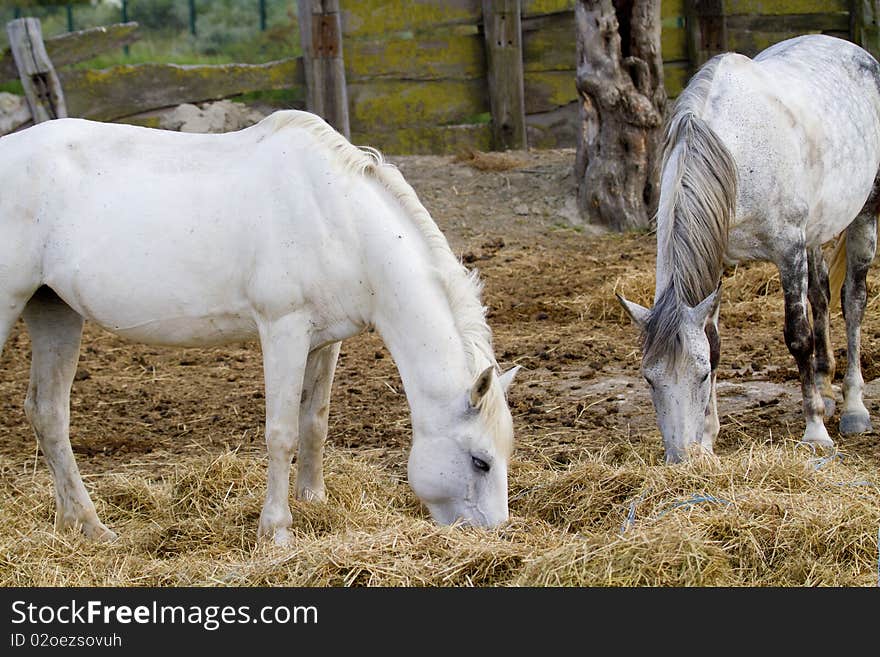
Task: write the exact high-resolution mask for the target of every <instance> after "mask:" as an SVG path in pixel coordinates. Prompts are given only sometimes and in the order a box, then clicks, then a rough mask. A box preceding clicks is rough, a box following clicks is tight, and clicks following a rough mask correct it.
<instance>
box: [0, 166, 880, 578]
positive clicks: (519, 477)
mask: <svg viewBox="0 0 880 657" xmlns="http://www.w3.org/2000/svg"><path fill="white" fill-rule="evenodd" d="M391 159H392V160H393V161H394V162H395V163H397V164H398V165H399V166H400V168H401V170H402V172H403V174H404V176H405V177H406V178H407V179H408V180H409V181H410V183H411V184H412V185H413V187H414V188H415V189H416V191H417V192H418V194H419V196H420V198H421V199H422V201H423V202H424V203H425V205H426V207H427V208H428V209H429V210H430V211H431V212H432V215H433V217H434V219H435V220H436V221H437V223H438V225H439V226H440V228H441V229H442V230H443V231H444V232H445V233H446V235H447V237H448V238H449V241H450V243H451V245H452V247H453V250H454V251H455V253H456V254H457V255H460V256H461V257H462V259H463V261H464V262H465V263H466V264H467V265H468V266H469V267H476V268H477V269H479V271H480V272H481V275H482V278H483V280H484V282H485V293H484V301H485V303H486V305H487V307H488V312H489V323H490V325H491V326H492V329H493V332H494V337H495V350H496V355H497V356H498V359H499V361H500V364H501V365H502V367H503V368H505V369H506V368H508V367H510V366H511V365H514V364H519V365H522V366H523V370H522V371H521V372H520V374H519V375H518V377H517V380H516V382H515V384H514V385H513V387H512V389H511V391H510V405H511V409H512V411H513V414H514V422H515V430H516V448H515V451H514V455H513V459H512V464H511V475H510V485H509V492H510V507H511V514H512V520H511V522H510V523H509V525H508V526H506V527H504V528H502V529H500V530H498V531H484V530H473V529H461V528H453V529H449V528H439V527H436V526H434V525H433V524H432V523H431V522H430V521H429V520H428V518H427V515H426V513H425V512H424V511H423V510H422V509H421V508H420V507H419V504H418V501H417V499H416V498H415V496H414V495H413V493H412V492H411V490H410V489H409V487H408V486H407V484H406V459H407V454H408V447H409V436H410V426H409V411H408V407H407V404H406V398H405V395H404V393H403V389H402V386H401V383H400V379H399V377H398V375H397V371H396V369H395V367H394V363H393V361H392V359H391V357H390V355H389V354H388V352H387V350H386V349H385V348H384V346H383V344H382V342H381V340H380V339H379V337H378V336H377V335H376V334H373V333H369V334H365V335H363V336H360V337H358V338H354V339H352V340H349V341H348V342H347V343H346V344H345V345H344V346H343V350H342V355H341V358H340V364H339V368H338V370H337V375H336V381H335V384H334V390H333V400H332V404H331V414H330V437H329V441H328V443H329V446H328V450H327V459H326V466H325V470H326V478H327V487H328V498H329V499H328V502H327V503H326V504H321V505H310V504H305V503H300V502H293V504H292V506H293V512H294V525H293V534H294V536H295V539H296V540H295V546H294V547H293V548H291V549H289V550H285V549H280V548H275V547H270V546H266V545H261V544H258V543H257V541H256V527H257V519H258V516H259V511H260V506H261V504H262V499H263V495H264V491H265V479H266V473H265V469H266V459H265V447H264V444H263V438H264V434H263V420H264V398H263V378H262V366H261V360H260V358H261V356H260V350H259V346H258V345H256V344H248V345H232V346H229V347H225V348H217V349H200V350H196V349H185V350H184V349H161V348H153V347H145V346H142V345H133V344H128V343H125V342H123V341H121V340H118V339H117V338H115V337H112V336H110V335H108V334H105V333H103V332H100V331H98V330H96V329H95V328H94V327H91V326H87V329H86V333H85V336H84V340H83V348H82V353H81V357H80V363H79V370H78V373H77V377H76V381H75V382H74V388H73V394H72V406H71V436H72V444H73V448H74V452H75V453H76V456H77V459H78V462H79V465H80V469H81V470H82V472H83V474H84V477H85V481H86V485H87V486H88V487H89V490H90V492H91V494H92V498H93V500H94V501H95V503H96V505H97V507H98V511H99V514H100V515H101V517H102V519H103V520H104V522H105V523H106V524H108V526H110V527H111V528H112V529H114V530H115V531H116V532H117V533H119V535H120V540H119V541H118V542H117V543H115V544H113V545H109V546H108V545H93V544H89V543H88V542H86V541H85V540H83V539H81V538H79V537H78V536H75V535H71V534H63V535H55V534H54V533H53V532H52V517H53V513H54V500H53V494H52V486H51V481H50V478H49V474H48V471H47V468H46V465H45V463H44V461H42V460H41V459H40V458H39V457H38V454H37V453H36V451H35V450H36V448H35V440H34V438H33V435H32V432H31V429H30V428H29V426H28V425H27V422H26V420H25V417H24V411H23V407H22V402H23V400H24V396H25V390H26V387H27V378H28V377H27V371H28V357H29V349H30V343H29V339H28V336H27V334H26V332H25V331H24V329H23V325H21V324H19V325H18V326H17V328H16V331H15V332H14V334H13V335H12V337H11V338H10V340H9V342H8V343H7V345H6V348H5V349H4V351H3V354H2V356H0V469H2V470H0V471H2V477H0V482H2V483H0V488H2V490H0V495H2V497H3V504H2V511H0V555H2V562H0V583H2V584H4V585H13V584H15V585H39V584H44V585H76V584H80V585H95V584H108V585H149V584H157V585H189V584H198V585H212V584H226V585H230V584H231V585H261V584H281V585H437V586H442V585H477V586H490V585H546V584H549V585H733V586H737V585H746V586H750V585H782V586H795V585H813V584H823V585H843V586H862V585H874V584H876V578H877V573H876V566H877V558H878V555H877V530H878V517H880V491H878V487H877V484H880V437H878V435H877V433H875V432H871V433H868V434H865V435H862V436H858V437H850V438H841V437H839V436H838V434H837V431H836V429H837V421H838V419H839V418H838V417H835V418H833V419H832V420H830V421H829V423H828V427H829V431H830V432H831V434H832V436H833V437H834V438H835V440H836V441H837V445H838V449H839V453H838V456H837V457H834V458H821V455H814V454H812V453H811V451H810V449H809V448H808V447H805V446H802V445H798V444H797V441H798V440H799V438H800V436H801V433H802V431H803V425H802V422H803V420H802V414H801V405H800V404H801V402H800V396H799V395H800V393H799V385H798V380H797V370H796V367H795V364H794V361H793V359H792V358H791V356H790V355H789V354H788V351H787V349H786V347H785V343H784V340H783V335H782V321H783V304H782V296H781V292H780V286H779V280H778V275H777V274H776V271H775V269H774V268H773V267H771V266H769V265H748V266H742V267H739V268H736V269H734V270H732V271H729V272H728V273H727V275H726V276H725V279H724V287H723V302H722V308H721V340H722V348H721V365H720V370H719V388H718V389H719V411H720V415H721V423H722V428H721V434H720V436H719V441H718V445H717V450H716V452H717V459H706V460H701V461H698V462H693V463H688V464H683V465H676V466H667V465H664V464H663V450H662V445H661V443H660V437H659V432H658V431H657V429H656V425H655V423H654V413H653V408H652V407H651V402H650V397H649V395H648V391H647V386H646V385H645V383H644V382H643V381H642V380H641V378H640V377H639V373H638V365H639V361H638V359H639V351H638V344H637V335H636V331H635V329H634V328H633V327H632V326H630V325H629V323H628V322H627V321H626V320H625V317H624V314H623V311H622V310H621V309H620V307H619V306H618V305H617V302H616V300H615V298H614V293H615V292H621V293H624V294H625V295H626V296H627V297H628V298H629V299H631V300H633V301H637V302H639V303H641V304H644V305H650V303H651V300H652V297H653V280H654V273H653V266H654V238H653V235H651V234H649V233H637V234H629V235H625V236H620V235H606V234H600V233H599V232H598V231H595V230H592V229H590V228H589V227H583V226H579V225H578V224H577V212H576V205H575V200H574V199H575V192H574V190H575V180H574V178H573V172H572V170H573V162H574V152H573V151H572V150H558V151H531V152H528V153H513V154H510V155H509V157H508V158H507V160H503V159H502V160H495V161H492V162H486V161H485V160H483V159H480V158H479V157H474V156H473V154H471V156H470V157H463V158H458V159H456V158H451V157H434V156H408V157H395V158H391ZM480 167H482V168H480ZM878 291H880V285H878V279H877V276H876V272H873V271H872V274H871V275H870V276H869V303H868V309H867V312H866V317H865V322H864V325H863V359H864V362H863V371H864V374H865V379H866V381H868V382H869V385H868V386H867V391H866V400H865V401H866V405H867V406H868V408H869V410H870V411H871V413H872V415H873V417H874V420H875V426H877V427H880V424H878V423H880V358H878V356H880V354H878V346H880V295H878ZM832 339H833V344H834V346H835V355H836V357H837V370H838V372H843V371H844V369H845V361H846V352H845V342H844V335H843V321H842V318H841V316H840V312H839V310H838V311H837V312H836V313H835V314H834V315H833V316H832ZM839 382H840V374H838V375H837V376H836V378H835V383H836V384H839Z"/></svg>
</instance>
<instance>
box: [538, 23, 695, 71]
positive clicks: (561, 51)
mask: <svg viewBox="0 0 880 657" xmlns="http://www.w3.org/2000/svg"><path fill="white" fill-rule="evenodd" d="M684 25H685V21H684V17H682V16H675V17H671V18H669V19H666V20H664V21H663V29H662V30H661V32H660V45H661V51H662V53H663V59H664V60H666V61H675V60H679V59H687V57H688V45H687V32H686V30H685V28H684ZM522 26H523V66H524V68H525V70H527V71H559V70H568V69H571V68H572V67H573V66H574V62H575V50H576V43H575V27H574V13H561V14H552V15H549V16H536V17H532V18H524V19H523V21H522Z"/></svg>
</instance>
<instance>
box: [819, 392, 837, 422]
mask: <svg viewBox="0 0 880 657" xmlns="http://www.w3.org/2000/svg"><path fill="white" fill-rule="evenodd" d="M822 401H823V402H825V419H826V420H828V419H829V418H832V417H834V411H835V410H836V409H837V404H836V403H835V401H834V400H833V399H829V398H828V397H823V398H822Z"/></svg>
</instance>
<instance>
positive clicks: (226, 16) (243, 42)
mask: <svg viewBox="0 0 880 657" xmlns="http://www.w3.org/2000/svg"><path fill="white" fill-rule="evenodd" d="M189 7H190V3H189V1H188V0H128V1H127V3H126V7H125V10H126V11H125V16H124V15H123V6H122V0H91V1H90V2H88V1H87V2H86V3H74V4H71V7H70V11H68V7H67V6H66V5H65V3H63V2H58V1H57V0H56V2H54V3H53V2H42V1H41V2H34V1H33V0H5V1H3V2H0V23H2V24H3V25H5V24H6V23H7V22H8V21H10V20H12V19H13V18H15V17H16V16H17V15H21V16H35V17H37V18H39V19H40V22H41V24H42V29H43V35H44V36H45V37H49V36H53V35H56V34H62V33H64V32H66V31H68V29H69V27H70V26H71V25H70V21H71V19H72V23H73V28H74V29H76V30H81V29H86V28H89V27H97V26H100V25H109V24H112V23H119V22H122V20H123V18H127V19H128V20H129V21H136V22H137V23H138V24H139V25H140V30H139V32H140V36H141V38H140V40H139V41H138V42H136V43H134V44H132V45H131V46H129V47H128V48H127V50H126V51H123V50H122V49H120V51H119V52H118V53H109V54H105V55H102V56H101V57H98V58H96V59H94V60H92V61H90V62H86V63H84V64H81V65H80V66H81V67H85V68H106V67H108V66H113V65H116V64H140V63H145V62H157V63H176V64H223V63H230V62H243V63H252V64H256V63H262V62H267V61H272V60H276V59H283V58H285V57H295V56H297V55H299V54H300V52H301V49H300V45H299V32H298V29H297V20H296V2H295V0H265V8H266V14H265V18H266V23H265V29H261V25H260V2H259V0H210V1H209V0H196V2H195V9H196V12H195V34H192V33H191V30H190V26H191V16H190V9H189ZM7 45H8V43H7V41H6V31H5V30H2V31H0V48H5V47H7Z"/></svg>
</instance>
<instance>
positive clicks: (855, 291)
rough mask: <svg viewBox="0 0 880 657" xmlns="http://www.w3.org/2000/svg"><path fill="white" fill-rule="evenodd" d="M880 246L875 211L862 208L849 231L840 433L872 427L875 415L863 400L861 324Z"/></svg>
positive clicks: (844, 294) (850, 432) (844, 287)
mask: <svg viewBox="0 0 880 657" xmlns="http://www.w3.org/2000/svg"><path fill="white" fill-rule="evenodd" d="M876 248H877V220H876V217H875V214H874V212H862V213H861V214H860V215H859V216H858V217H856V219H855V221H853V222H852V223H851V224H850V225H849V228H847V231H846V280H845V281H844V283H843V290H842V293H841V305H842V306H843V315H844V318H845V319H846V376H844V379H843V412H842V413H841V415H840V433H841V434H843V435H849V434H854V433H862V432H863V431H870V430H871V418H870V417H869V415H868V409H867V408H865V404H864V403H863V402H862V391H863V389H864V386H865V380H864V379H863V378H862V367H861V352H862V349H861V331H862V329H861V326H862V317H863V315H864V313H865V304H866V303H867V299H868V288H867V282H866V278H867V274H868V269H869V267H870V266H871V262H872V261H873V260H874V253H875V251H876Z"/></svg>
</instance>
